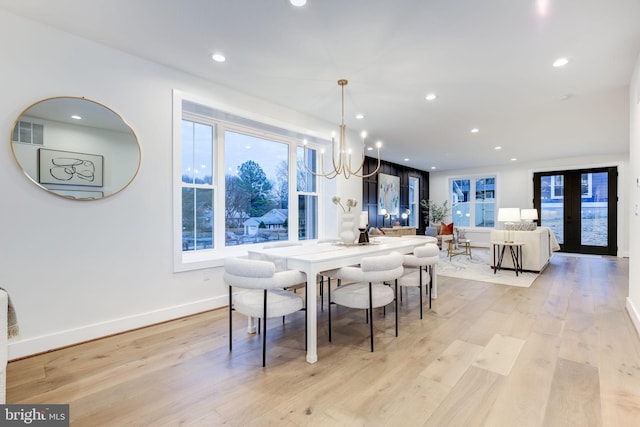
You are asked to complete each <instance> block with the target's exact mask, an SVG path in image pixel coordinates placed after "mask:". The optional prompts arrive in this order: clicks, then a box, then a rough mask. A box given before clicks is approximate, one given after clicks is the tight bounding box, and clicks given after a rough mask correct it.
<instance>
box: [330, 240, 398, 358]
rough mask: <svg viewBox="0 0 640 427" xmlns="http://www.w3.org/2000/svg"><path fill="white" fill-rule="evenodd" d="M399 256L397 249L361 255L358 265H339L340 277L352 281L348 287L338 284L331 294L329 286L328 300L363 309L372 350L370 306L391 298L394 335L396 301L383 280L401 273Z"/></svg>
mask: <svg viewBox="0 0 640 427" xmlns="http://www.w3.org/2000/svg"><path fill="white" fill-rule="evenodd" d="M402 261H403V257H402V255H401V254H399V253H397V252H392V253H390V254H386V255H379V256H371V257H365V258H362V261H361V262H360V266H359V267H343V268H341V269H340V270H339V271H338V277H339V278H340V279H341V280H348V281H351V282H356V283H353V284H350V285H348V286H340V287H339V288H336V289H335V290H334V291H333V293H331V288H329V292H328V294H329V301H330V302H333V303H334V304H336V305H341V306H345V307H349V308H358V309H364V310H366V311H367V321H368V322H369V333H370V340H371V351H373V309H374V308H377V307H384V306H386V305H387V304H390V303H391V302H393V301H394V300H395V301H396V310H395V326H396V336H398V301H397V299H396V298H395V292H394V290H393V289H391V288H390V287H389V286H387V285H385V282H391V281H395V283H396V291H397V289H398V285H397V279H398V278H399V277H401V276H402V272H403V271H404V269H403V267H402ZM328 311H329V315H328V317H329V341H331V338H332V337H331V305H329V309H328Z"/></svg>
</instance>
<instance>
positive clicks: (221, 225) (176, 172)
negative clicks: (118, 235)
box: [172, 90, 328, 272]
mask: <svg viewBox="0 0 640 427" xmlns="http://www.w3.org/2000/svg"><path fill="white" fill-rule="evenodd" d="M185 101H186V102H190V103H194V104H199V105H202V106H204V107H206V108H209V109H211V110H215V111H216V112H218V113H222V114H221V115H222V117H223V118H220V117H215V118H214V117H207V116H205V115H199V114H197V113H192V112H186V113H185V111H183V103H184V102H185ZM231 116H233V117H237V118H239V119H241V120H243V121H244V123H237V122H233V121H228V120H225V119H224V118H225V117H231ZM183 119H187V120H193V121H196V122H198V123H204V124H208V125H212V126H213V127H214V138H213V150H212V154H213V162H214V163H213V167H212V168H213V170H214V171H215V172H214V174H213V176H212V185H211V188H213V191H214V195H213V203H214V209H213V245H212V246H213V247H212V248H211V249H200V250H196V251H189V252H184V251H183V248H182V188H183V183H182V126H181V124H182V120H183ZM172 120H173V150H172V151H173V169H172V170H173V179H172V181H173V246H172V250H173V270H174V272H181V271H190V270H198V269H204V268H212V267H221V266H223V263H224V258H226V257H229V256H243V255H246V253H247V251H248V250H249V249H250V248H252V247H257V246H262V245H263V244H262V243H256V244H245V245H237V246H226V245H225V218H224V215H225V213H224V207H225V191H226V188H225V179H224V178H225V147H224V145H225V144H224V134H225V132H226V131H232V132H239V133H243V134H246V135H250V136H253V137H257V138H263V139H268V140H272V141H274V142H279V143H284V144H287V146H288V169H289V180H288V183H289V188H288V192H289V195H288V197H289V200H288V211H289V212H288V218H289V220H288V224H289V225H288V240H289V241H298V195H299V194H305V195H306V194H312V195H314V196H316V197H317V199H318V200H320V198H321V195H322V193H323V184H322V180H320V179H318V178H317V177H315V179H316V180H317V181H316V187H315V188H316V191H315V193H310V192H299V191H297V185H296V178H297V177H296V172H297V171H296V160H297V157H296V156H297V148H298V147H302V146H303V140H306V141H307V148H309V149H314V150H320V148H321V147H323V146H326V144H328V141H323V140H319V139H316V138H314V137H310V136H307V135H301V134H299V133H297V132H295V131H293V130H291V129H293V128H294V127H293V126H291V125H286V124H285V125H284V126H283V125H282V124H275V123H273V121H272V120H269V119H265V118H263V117H256V115H255V114H252V113H249V112H246V111H231V109H229V108H228V107H226V106H225V107H220V106H218V105H216V104H215V103H212V102H211V101H210V100H206V99H202V98H199V97H197V96H193V95H187V94H185V93H183V92H181V91H179V90H174V91H173V117H172ZM247 123H249V125H247ZM252 123H255V124H256V125H258V126H257V127H255V128H254V127H251V124H252ZM259 125H263V128H260V127H259ZM270 129H271V130H274V132H270V131H269V130H270ZM278 131H279V132H280V133H276V132H278ZM318 158H319V156H317V157H316V161H317V159H318ZM317 208H318V212H317V214H316V218H317V221H318V224H317V225H316V228H317V233H318V234H320V233H321V229H322V227H321V224H320V218H322V212H321V207H320V204H319V203H318V204H317Z"/></svg>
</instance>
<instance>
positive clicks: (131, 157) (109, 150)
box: [11, 97, 141, 200]
mask: <svg viewBox="0 0 640 427" xmlns="http://www.w3.org/2000/svg"><path fill="white" fill-rule="evenodd" d="M11 150H12V151H13V156H14V157H15V159H16V161H17V162H18V165H20V167H21V168H22V170H23V171H24V173H25V174H26V175H27V176H28V177H29V178H30V179H31V181H33V182H34V183H35V184H36V185H38V186H39V187H40V188H43V189H44V190H46V191H48V192H50V193H53V194H56V195H58V196H61V197H65V198H68V199H74V200H95V199H102V198H104V197H109V196H112V195H114V194H116V193H118V192H120V191H122V190H123V189H124V188H126V187H127V186H128V185H129V184H130V183H131V181H133V179H134V178H135V176H136V175H137V173H138V169H139V168H140V158H141V153H140V145H139V144H138V138H137V137H136V135H135V133H134V132H133V130H132V129H131V127H130V126H129V125H128V124H127V123H126V122H125V121H124V120H123V119H122V117H120V115H118V114H117V113H115V112H114V111H113V110H111V109H110V108H108V107H106V106H104V105H102V104H100V103H98V102H95V101H91V100H88V99H85V98H76V97H57V98H49V99H44V100H42V101H39V102H36V103H35V104H33V105H31V106H29V107H28V108H27V109H26V110H24V111H23V112H22V114H21V115H20V116H19V117H18V119H17V120H16V121H15V125H14V127H13V129H12V132H11Z"/></svg>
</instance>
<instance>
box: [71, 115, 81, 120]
mask: <svg viewBox="0 0 640 427" xmlns="http://www.w3.org/2000/svg"><path fill="white" fill-rule="evenodd" d="M71 118H72V119H73V120H82V117H80V116H79V115H77V114H74V115H73V116H71Z"/></svg>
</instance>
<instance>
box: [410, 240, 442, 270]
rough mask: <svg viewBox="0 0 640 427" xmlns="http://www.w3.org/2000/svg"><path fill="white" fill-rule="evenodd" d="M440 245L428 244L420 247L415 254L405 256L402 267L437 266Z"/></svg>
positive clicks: (414, 251)
mask: <svg viewBox="0 0 640 427" xmlns="http://www.w3.org/2000/svg"><path fill="white" fill-rule="evenodd" d="M439 252H440V250H439V249H438V245H436V244H433V243H427V244H426V245H424V246H418V247H417V248H415V249H414V250H413V254H407V255H404V256H403V261H402V265H403V266H404V267H407V268H417V267H426V266H427V265H435V264H437V263H438V260H439V255H438V254H439Z"/></svg>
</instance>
